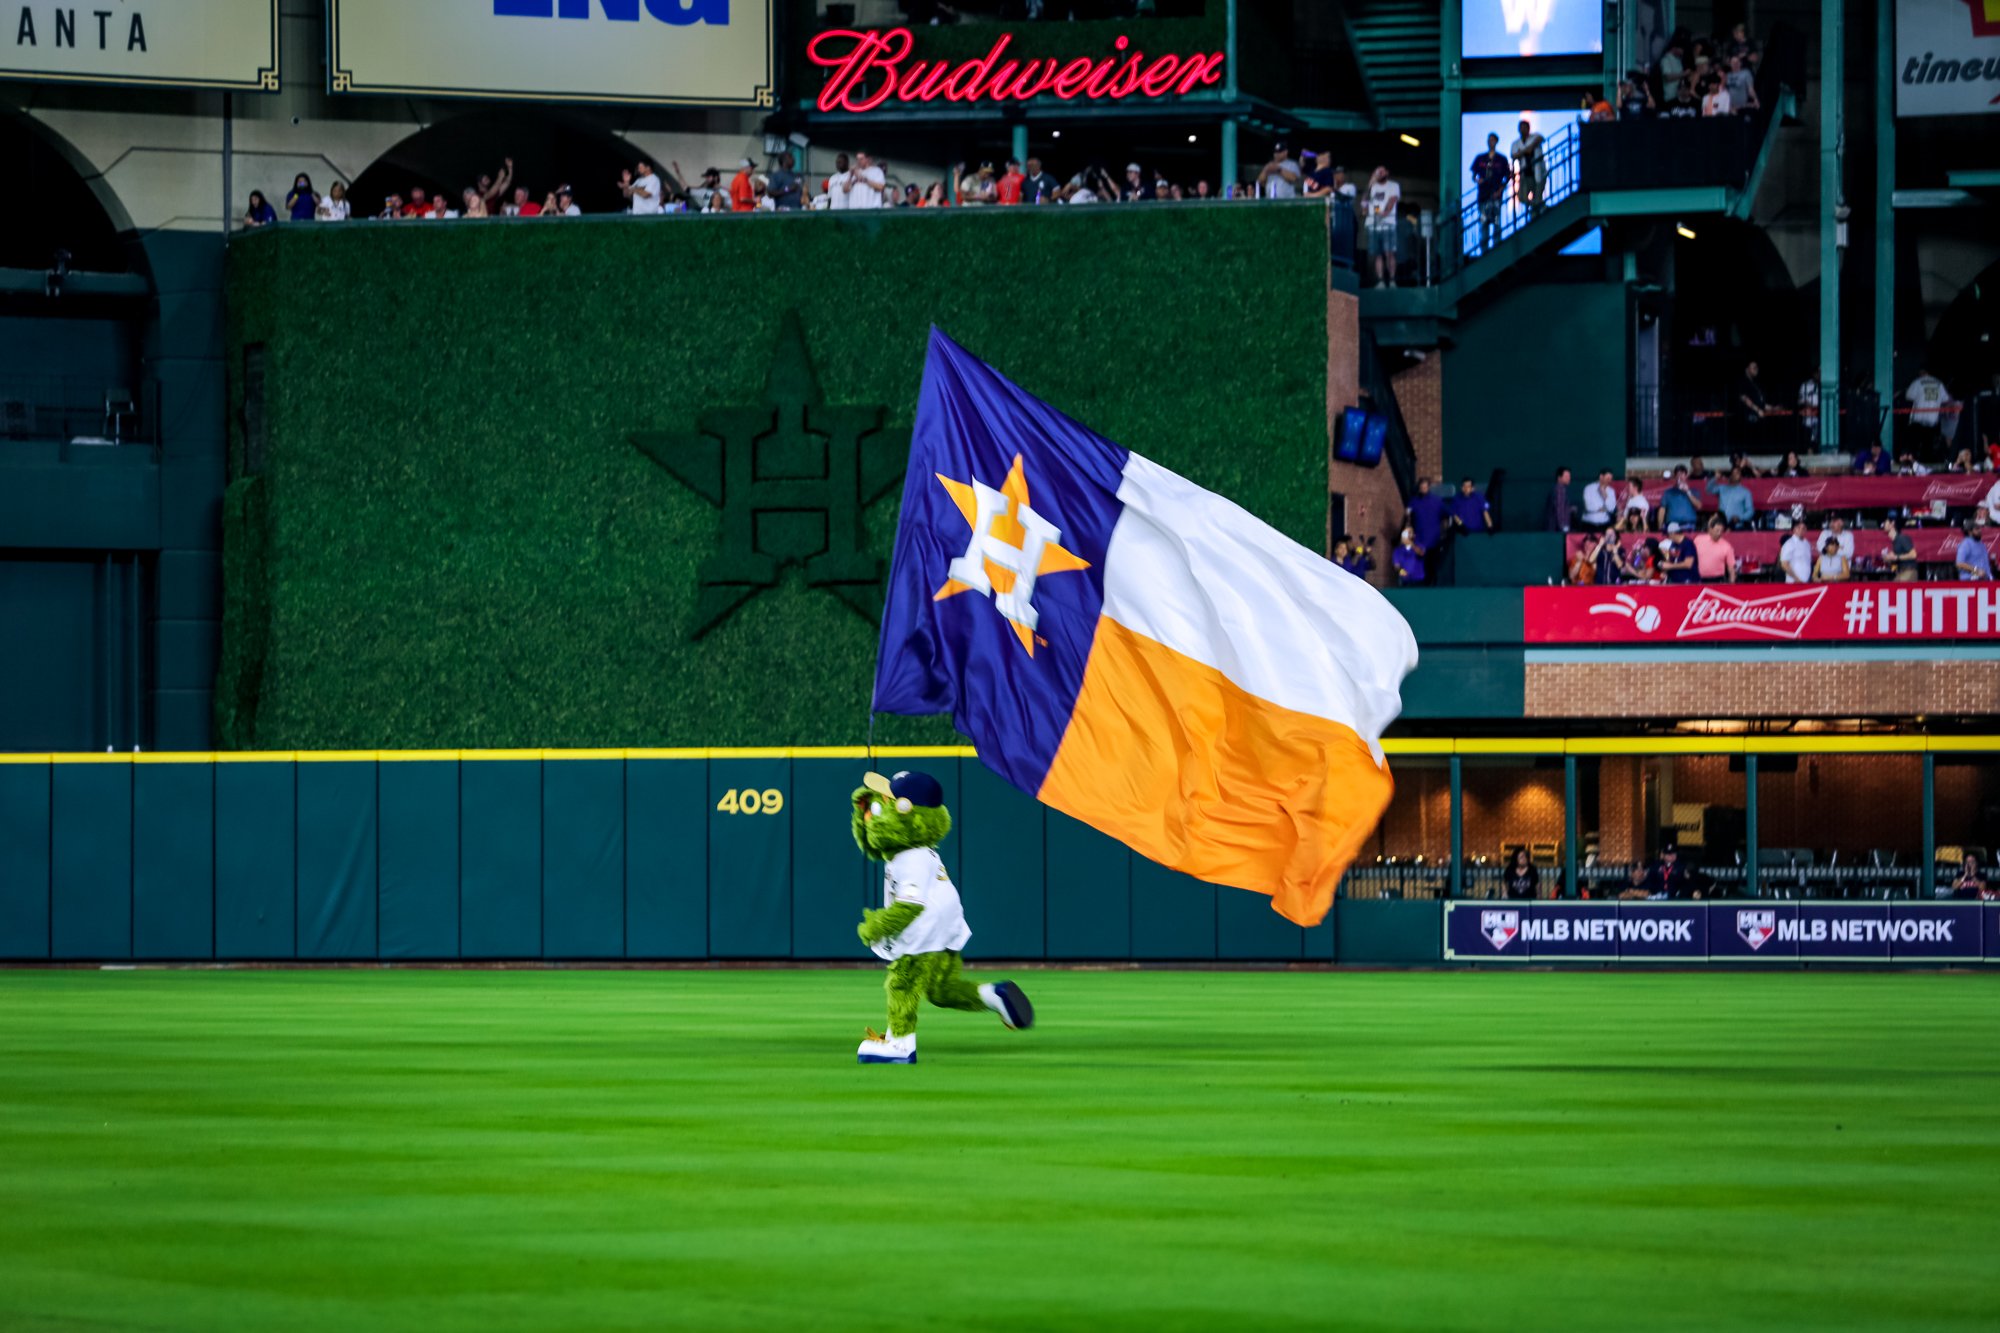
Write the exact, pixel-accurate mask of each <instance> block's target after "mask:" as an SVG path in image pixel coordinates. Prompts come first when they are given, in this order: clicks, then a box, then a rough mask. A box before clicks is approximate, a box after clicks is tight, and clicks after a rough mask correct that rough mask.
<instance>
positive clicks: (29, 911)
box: [0, 764, 50, 958]
mask: <svg viewBox="0 0 2000 1333" xmlns="http://www.w3.org/2000/svg"><path fill="white" fill-rule="evenodd" d="M49 770H50V766H49V765H48V764H0V958H46V957H48V956H49Z"/></svg>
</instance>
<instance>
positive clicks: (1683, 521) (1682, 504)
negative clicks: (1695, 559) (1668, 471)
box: [1659, 466, 1701, 532]
mask: <svg viewBox="0 0 2000 1333" xmlns="http://www.w3.org/2000/svg"><path fill="white" fill-rule="evenodd" d="M1659 518H1660V526H1661V527H1662V528H1665V527H1666V525H1667V524H1669V523H1678V524H1680V525H1681V526H1682V527H1684V528H1686V529H1687V530H1688V531H1689V532H1694V531H1696V530H1697V529H1699V528H1700V527H1701V501H1700V500H1698V499H1697V498H1696V497H1695V493H1694V487H1693V486H1691V485H1689V484H1688V470H1687V468H1686V467H1685V466H1682V467H1676V468H1675V469H1674V470H1673V474H1672V475H1671V476H1670V477H1669V478H1668V484H1667V489H1666V490H1664V491H1662V492H1661V493H1660V515H1659Z"/></svg>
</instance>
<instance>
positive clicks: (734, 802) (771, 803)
mask: <svg viewBox="0 0 2000 1333" xmlns="http://www.w3.org/2000/svg"><path fill="white" fill-rule="evenodd" d="M715 808H716V809H718V810H720V811H721V812H722V813H723V814H725V815H775V814H777V813H778V812H779V811H780V810H782V809H784V808H785V794H784V793H783V792H781V791H779V790H778V789H777V788H776V787H766V788H764V790H762V791H758V790H756V789H755V788H753V787H745V788H743V789H742V790H741V791H738V790H736V789H735V788H734V787H732V788H730V789H729V790H728V791H726V792H724V793H722V799H721V800H719V801H717V802H716V803H715Z"/></svg>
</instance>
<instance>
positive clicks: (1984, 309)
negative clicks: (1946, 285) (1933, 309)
mask: <svg viewBox="0 0 2000 1333" xmlns="http://www.w3.org/2000/svg"><path fill="white" fill-rule="evenodd" d="M1924 363H1925V365H1926V366H1927V367H1928V368H1929V369H1930V371H1931V372H1932V373H1933V374H1935V375H1938V376H1939V377H1941V378H1942V379H1943V380H1944V382H1945V383H1946V384H1947V385H1949V386H1951V388H1952V390H1953V391H1954V392H1956V393H1959V394H1961V395H1964V396H1968V397H1969V396H1971V395H1973V394H1979V393H1985V392H1988V391H1989V390H1992V389H1996V388H2000V262H1995V263H1993V264H1990V265H1988V266H1987V267H1986V269H1985V270H1984V271H1983V272H1981V273H1980V275H1979V276H1978V277H1976V278H1974V279H1973V280H1972V281H1971V282H1969V283H1967V284H1966V285H1965V287H1964V288H1963V290H1961V291H1960V292H1959V294H1958V295H1957V296H1955V297H1953V298H1952V302H1951V304H1950V305H1948V306H1946V307H1945V311H1944V314H1942V315H1940V316H1939V317H1938V322H1937V330H1936V332H1934V333H1933V334H1932V335H1931V337H1930V344H1929V350H1928V351H1927V353H1926V354H1925V359H1924Z"/></svg>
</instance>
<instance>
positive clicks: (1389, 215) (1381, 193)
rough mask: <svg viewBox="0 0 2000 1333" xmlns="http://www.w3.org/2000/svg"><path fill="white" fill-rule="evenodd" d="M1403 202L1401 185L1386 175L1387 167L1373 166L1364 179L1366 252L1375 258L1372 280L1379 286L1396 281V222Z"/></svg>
mask: <svg viewBox="0 0 2000 1333" xmlns="http://www.w3.org/2000/svg"><path fill="white" fill-rule="evenodd" d="M1402 206H1403V187H1402V186H1400V185H1398V184H1397V183H1396V182H1395V181H1394V180H1393V179H1391V177H1390V175H1389V168H1387V167H1377V168H1375V174H1374V175H1373V176H1371V177H1369V179H1368V204H1367V213H1368V255H1369V257H1370V258H1371V259H1373V260H1374V261H1375V282H1376V285H1378V286H1382V287H1394V286H1395V285H1396V226H1397V218H1398V214H1399V213H1400V211H1401V209H1402Z"/></svg>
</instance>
